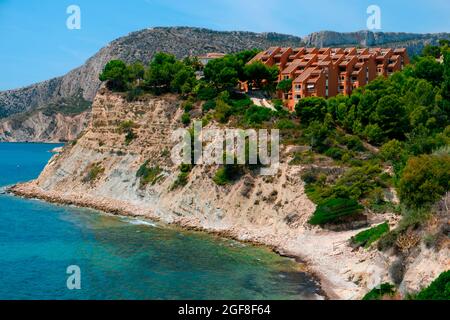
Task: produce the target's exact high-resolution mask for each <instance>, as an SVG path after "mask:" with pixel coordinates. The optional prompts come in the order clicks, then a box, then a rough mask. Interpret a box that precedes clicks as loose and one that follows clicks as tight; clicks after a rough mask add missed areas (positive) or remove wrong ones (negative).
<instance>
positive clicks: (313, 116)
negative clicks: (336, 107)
mask: <svg viewBox="0 0 450 320" xmlns="http://www.w3.org/2000/svg"><path fill="white" fill-rule="evenodd" d="M295 112H296V113H297V115H298V116H299V117H300V120H301V121H302V123H305V124H307V123H309V122H311V121H314V120H319V121H322V120H323V119H324V117H325V114H326V113H327V102H326V100H325V99H324V98H321V97H307V98H304V99H301V100H300V101H299V102H298V103H297V105H296V106H295Z"/></svg>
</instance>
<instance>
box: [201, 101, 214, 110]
mask: <svg viewBox="0 0 450 320" xmlns="http://www.w3.org/2000/svg"><path fill="white" fill-rule="evenodd" d="M215 108H216V102H215V101H214V100H208V101H206V102H205V103H204V104H203V106H202V110H203V112H205V113H206V112H208V111H209V110H214V109H215Z"/></svg>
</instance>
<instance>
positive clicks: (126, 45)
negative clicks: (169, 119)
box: [0, 27, 450, 141]
mask: <svg viewBox="0 0 450 320" xmlns="http://www.w3.org/2000/svg"><path fill="white" fill-rule="evenodd" d="M442 38H446V39H450V34H448V33H439V34H412V33H382V32H380V33H373V32H370V31H359V32H352V33H338V32H331V31H323V32H317V33H312V34H310V35H308V36H306V37H304V38H301V37H296V36H292V35H285V34H278V33H253V32H242V31H231V32H222V31H212V30H208V29H202V28H191V27H168V28H151V29H145V30H141V31H137V32H133V33H130V34H129V35H127V36H125V37H121V38H119V39H117V40H114V41H112V42H111V43H110V44H108V45H107V46H106V47H104V48H102V49H101V50H100V51H99V52H98V53H97V54H95V55H94V56H92V57H91V58H90V59H88V60H87V61H86V63H85V64H83V65H82V66H80V67H79V68H76V69H74V70H72V71H70V72H69V73H67V74H66V75H64V76H62V77H58V78H54V79H50V80H47V81H44V82H40V83H37V84H33V85H31V86H28V87H25V88H20V89H16V90H8V91H3V92H0V141H58V140H61V141H64V140H69V139H71V138H72V137H73V135H74V134H75V135H76V134H77V133H79V130H81V128H83V127H84V123H85V122H86V119H87V118H86V115H83V116H81V117H80V116H79V114H81V113H82V112H84V113H86V112H87V111H86V110H84V109H82V110H80V108H79V105H80V104H81V105H86V104H90V103H91V102H92V100H93V98H94V96H95V94H96V92H97V90H98V88H99V86H100V81H99V80H98V75H99V73H100V71H101V70H102V68H103V66H104V65H105V64H106V63H107V62H108V61H109V60H111V59H122V60H124V61H126V62H134V61H137V60H140V61H142V62H144V63H147V62H148V61H149V60H150V59H151V58H152V56H153V54H154V53H155V52H158V51H164V52H169V53H173V54H174V55H175V56H177V57H178V58H182V57H186V56H188V55H198V54H204V53H207V52H224V53H231V52H236V51H240V50H244V49H251V48H267V47H270V46H304V45H306V46H316V47H322V46H350V45H352V46H391V47H407V48H408V50H409V52H410V54H415V53H418V52H419V51H420V50H421V49H422V48H423V46H424V45H426V44H435V43H437V41H438V40H439V39H442ZM68 101H69V102H70V101H76V104H75V105H74V106H73V108H72V106H71V105H70V103H68ZM58 106H61V108H63V109H64V110H66V112H58ZM48 108H51V112H49V111H48ZM71 109H73V110H78V111H79V112H78V114H77V113H74V112H73V111H71ZM67 111H68V112H67ZM61 114H62V115H63V116H64V117H61ZM44 116H45V117H44ZM75 117H77V118H76V119H75ZM69 119H71V120H70V121H69ZM77 119H78V120H77ZM66 120H67V121H69V123H71V124H70V126H71V128H72V129H71V128H65V126H64V123H61V121H66ZM80 121H82V123H81V122H80ZM55 128H63V129H61V130H60V129H57V130H56V129H55ZM69 132H70V135H69V134H66V133H69Z"/></svg>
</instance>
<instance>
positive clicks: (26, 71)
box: [0, 0, 450, 90]
mask: <svg viewBox="0 0 450 320" xmlns="http://www.w3.org/2000/svg"><path fill="white" fill-rule="evenodd" d="M72 4H74V5H78V6H79V7H80V9H81V29H80V30H69V29H68V28H67V27H66V20H67V18H68V16H69V15H68V14H67V13H66V9H67V7H68V6H69V5H72ZM371 4H376V5H378V6H379V7H380V8H381V19H382V20H381V21H382V25H381V27H382V29H381V30H380V31H403V32H420V33H425V32H450V1H448V0H428V1H423V0H408V1H402V0H397V1H393V0H371V1H366V0H348V1H343V0H314V1H313V0H270V1H268V0H244V1H242V0H206V1H205V0H203V1H200V0H177V1H174V0H90V1H88V0H70V1H66V0H0V39H1V40H0V70H1V71H0V90H5V89H13V88H18V87H21V86H25V85H28V84H31V83H34V82H38V81H42V80H47V79H50V78H52V77H55V76H59V75H63V74H65V73H66V72H67V71H69V70H71V69H73V68H75V67H77V66H79V65H81V64H83V62H84V61H85V60H86V59H88V58H89V57H90V56H92V55H93V54H95V52H97V51H98V50H99V49H100V48H101V47H103V46H105V45H106V44H107V43H108V42H109V41H111V40H113V39H115V38H117V37H120V36H123V35H126V34H128V33H129V32H132V31H136V30H139V29H143V28H148V27H154V26H186V25H187V26H196V27H206V28H211V29H215V30H247V31H256V32H265V31H274V32H280V33H288V34H294V35H299V36H304V35H307V34H308V33H310V32H313V31H320V30H335V31H342V32H343V31H356V30H362V29H366V28H367V27H366V20H367V17H368V15H367V14H366V9H367V7H368V6H369V5H371Z"/></svg>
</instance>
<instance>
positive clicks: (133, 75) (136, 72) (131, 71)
mask: <svg viewBox="0 0 450 320" xmlns="http://www.w3.org/2000/svg"><path fill="white" fill-rule="evenodd" d="M144 74H145V67H144V65H143V64H142V63H140V62H135V63H133V64H131V65H129V66H128V76H129V81H131V82H134V81H138V82H139V81H140V80H143V79H144Z"/></svg>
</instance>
